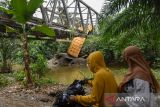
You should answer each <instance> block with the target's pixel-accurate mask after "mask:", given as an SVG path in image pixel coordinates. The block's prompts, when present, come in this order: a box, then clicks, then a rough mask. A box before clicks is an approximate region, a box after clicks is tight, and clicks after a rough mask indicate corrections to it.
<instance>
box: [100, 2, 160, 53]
mask: <svg viewBox="0 0 160 107" xmlns="http://www.w3.org/2000/svg"><path fill="white" fill-rule="evenodd" d="M108 1H109V3H108V5H104V6H103V8H102V11H101V14H102V15H101V16H102V20H101V22H100V24H101V33H102V34H103V35H106V36H105V37H104V39H107V40H108V41H109V40H110V39H109V38H112V39H116V40H117V44H118V45H119V46H121V48H124V47H126V45H129V44H139V45H140V47H141V48H143V49H144V50H148V51H146V52H147V53H146V54H148V55H149V56H156V55H157V54H158V53H160V52H159V51H158V50H159V49H158V47H159V41H160V26H159V25H160V0H106V2H108Z"/></svg>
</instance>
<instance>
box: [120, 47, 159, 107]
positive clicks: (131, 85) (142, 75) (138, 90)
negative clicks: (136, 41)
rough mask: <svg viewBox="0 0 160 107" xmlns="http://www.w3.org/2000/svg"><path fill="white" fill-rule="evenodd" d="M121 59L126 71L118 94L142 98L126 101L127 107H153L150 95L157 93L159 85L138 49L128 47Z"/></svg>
mask: <svg viewBox="0 0 160 107" xmlns="http://www.w3.org/2000/svg"><path fill="white" fill-rule="evenodd" d="M123 58H124V60H125V61H126V62H127V64H128V71H127V74H126V75H125V76H124V79H123V81H122V83H121V84H120V92H122V93H128V95H129V96H132V97H137V96H138V97H139V98H142V97H143V99H141V101H128V102H126V103H127V105H128V106H129V107H153V106H154V107H155V102H154V97H153V94H150V93H157V92H158V91H159V84H158V82H157V80H156V79H155V77H154V75H153V73H152V72H151V69H150V67H149V65H148V63H147V61H146V60H145V59H144V57H143V55H142V53H141V51H140V49H139V48H138V47H136V46H128V47H127V48H125V49H124V52H123ZM142 100H143V101H142ZM144 100H145V101H144Z"/></svg>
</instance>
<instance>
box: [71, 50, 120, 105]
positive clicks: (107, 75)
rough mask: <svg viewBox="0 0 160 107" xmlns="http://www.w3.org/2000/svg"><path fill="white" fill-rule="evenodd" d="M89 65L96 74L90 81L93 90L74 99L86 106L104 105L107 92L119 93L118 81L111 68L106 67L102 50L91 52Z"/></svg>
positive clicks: (88, 60) (88, 59)
mask: <svg viewBox="0 0 160 107" xmlns="http://www.w3.org/2000/svg"><path fill="white" fill-rule="evenodd" d="M87 65H88V68H89V69H90V71H91V72H93V74H94V79H93V80H92V81H90V83H91V85H92V92H91V94H90V95H86V96H76V97H75V98H73V99H74V101H77V102H79V103H80V104H82V105H84V106H89V105H92V106H93V107H104V95H105V93H117V92H118V86H117V83H116V81H115V79H114V76H113V74H112V72H111V70H109V69H108V68H107V67H106V65H105V62H104V57H103V55H102V53H101V52H99V51H96V52H93V53H91V54H90V55H89V57H88V58H87ZM71 99H72V98H71Z"/></svg>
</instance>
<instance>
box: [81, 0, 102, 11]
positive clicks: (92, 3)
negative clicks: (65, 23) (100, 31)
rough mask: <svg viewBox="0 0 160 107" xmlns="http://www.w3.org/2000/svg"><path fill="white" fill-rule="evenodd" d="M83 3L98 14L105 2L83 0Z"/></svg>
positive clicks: (100, 0)
mask: <svg viewBox="0 0 160 107" xmlns="http://www.w3.org/2000/svg"><path fill="white" fill-rule="evenodd" d="M83 1H84V2H86V3H87V4H88V5H89V6H91V7H92V8H93V9H95V10H96V11H97V12H98V13H100V10H101V8H102V6H103V3H104V0H83Z"/></svg>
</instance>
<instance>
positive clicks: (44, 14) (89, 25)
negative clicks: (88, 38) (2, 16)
mask: <svg viewBox="0 0 160 107" xmlns="http://www.w3.org/2000/svg"><path fill="white" fill-rule="evenodd" d="M98 19H99V14H98V12H96V11H95V10H94V9H93V8H92V7H90V6H89V5H88V4H86V3H85V2H84V1H82V0H45V1H44V3H43V4H42V5H41V6H40V8H39V9H37V11H36V13H35V14H34V15H33V18H32V20H31V21H30V22H28V24H29V25H31V26H34V25H37V24H46V25H48V26H49V27H51V28H53V29H54V30H55V32H56V37H57V38H68V35H69V34H70V33H74V35H75V36H79V35H88V34H92V33H93V32H97V31H98V26H97V25H98ZM3 23H5V21H4V20H3V21H2V20H1V21H0V24H3ZM36 37H37V36H36Z"/></svg>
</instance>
